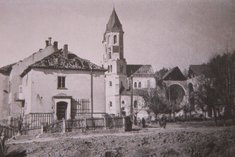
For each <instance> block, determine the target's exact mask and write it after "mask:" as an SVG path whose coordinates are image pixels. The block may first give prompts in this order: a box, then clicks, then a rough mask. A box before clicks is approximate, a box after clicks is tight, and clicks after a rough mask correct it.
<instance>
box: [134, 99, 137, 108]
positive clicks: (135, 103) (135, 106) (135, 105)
mask: <svg viewBox="0 0 235 157" xmlns="http://www.w3.org/2000/svg"><path fill="white" fill-rule="evenodd" d="M134 108H137V100H135V101H134Z"/></svg>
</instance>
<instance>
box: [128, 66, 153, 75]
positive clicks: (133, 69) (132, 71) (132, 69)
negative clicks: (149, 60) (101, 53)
mask: <svg viewBox="0 0 235 157" xmlns="http://www.w3.org/2000/svg"><path fill="white" fill-rule="evenodd" d="M126 69H127V70H126V72H127V77H130V76H140V77H141V76H143V77H144V76H145V77H146V76H149V77H153V76H154V72H153V69H152V66H151V65H140V64H129V65H127V66H126Z"/></svg>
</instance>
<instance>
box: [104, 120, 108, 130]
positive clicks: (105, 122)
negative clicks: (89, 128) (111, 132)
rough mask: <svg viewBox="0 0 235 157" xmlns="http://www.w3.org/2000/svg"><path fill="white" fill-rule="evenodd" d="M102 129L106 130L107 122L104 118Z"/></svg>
mask: <svg viewBox="0 0 235 157" xmlns="http://www.w3.org/2000/svg"><path fill="white" fill-rule="evenodd" d="M104 129H105V130H106V129H107V121H106V117H104Z"/></svg>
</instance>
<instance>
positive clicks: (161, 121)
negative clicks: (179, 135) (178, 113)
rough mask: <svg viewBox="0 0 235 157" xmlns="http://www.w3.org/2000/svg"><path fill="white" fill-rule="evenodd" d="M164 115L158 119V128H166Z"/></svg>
mask: <svg viewBox="0 0 235 157" xmlns="http://www.w3.org/2000/svg"><path fill="white" fill-rule="evenodd" d="M166 120H167V119H166V115H165V114H163V115H162V116H161V118H160V120H159V125H160V127H162V128H164V129H165V128H166Z"/></svg>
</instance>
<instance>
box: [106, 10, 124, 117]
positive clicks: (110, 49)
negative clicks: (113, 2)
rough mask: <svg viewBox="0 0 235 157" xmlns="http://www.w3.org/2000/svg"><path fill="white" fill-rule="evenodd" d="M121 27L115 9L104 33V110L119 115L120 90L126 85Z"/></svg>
mask: <svg viewBox="0 0 235 157" xmlns="http://www.w3.org/2000/svg"><path fill="white" fill-rule="evenodd" d="M123 34H124V32H123V29H122V24H121V22H120V21H119V18H118V16H117V13H116V11H115V9H113V11H112V14H111V16H110V18H109V21H108V24H107V25H106V31H105V33H104V38H103V45H104V47H105V52H104V56H103V64H104V68H106V69H107V72H106V73H105V74H106V79H105V86H106V112H107V113H110V114H115V115H119V114H120V113H121V95H120V94H121V92H122V91H123V90H124V89H125V88H126V87H127V77H126V60H125V58H124V51H123Z"/></svg>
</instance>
